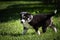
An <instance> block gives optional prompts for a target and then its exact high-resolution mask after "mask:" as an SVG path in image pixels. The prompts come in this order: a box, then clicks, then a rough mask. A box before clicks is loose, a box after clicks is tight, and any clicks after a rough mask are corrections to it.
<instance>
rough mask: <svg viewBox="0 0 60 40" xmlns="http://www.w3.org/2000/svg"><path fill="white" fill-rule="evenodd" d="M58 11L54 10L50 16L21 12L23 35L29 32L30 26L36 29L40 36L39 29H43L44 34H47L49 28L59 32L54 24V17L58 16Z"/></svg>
mask: <svg viewBox="0 0 60 40" xmlns="http://www.w3.org/2000/svg"><path fill="white" fill-rule="evenodd" d="M56 13H57V10H54V12H50V13H49V14H37V15H32V14H30V13H29V12H20V16H21V18H20V20H21V23H22V24H23V32H22V34H25V33H26V32H27V30H28V25H27V24H29V25H30V26H32V27H33V29H35V31H36V33H37V34H38V35H40V31H39V27H42V31H43V33H45V32H46V30H47V27H50V28H52V29H53V30H54V31H55V32H57V29H56V27H55V25H54V24H53V21H52V17H53V16H54V15H56Z"/></svg>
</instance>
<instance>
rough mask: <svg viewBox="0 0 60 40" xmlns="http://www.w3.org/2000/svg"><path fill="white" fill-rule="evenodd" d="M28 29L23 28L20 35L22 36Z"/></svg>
mask: <svg viewBox="0 0 60 40" xmlns="http://www.w3.org/2000/svg"><path fill="white" fill-rule="evenodd" d="M27 30H28V28H26V27H24V28H23V32H22V35H24V34H25V33H26V32H27Z"/></svg>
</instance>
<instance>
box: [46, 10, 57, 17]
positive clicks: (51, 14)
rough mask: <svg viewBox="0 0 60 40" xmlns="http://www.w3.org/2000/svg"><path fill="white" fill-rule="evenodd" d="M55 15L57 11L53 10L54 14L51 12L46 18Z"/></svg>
mask: <svg viewBox="0 0 60 40" xmlns="http://www.w3.org/2000/svg"><path fill="white" fill-rule="evenodd" d="M56 14H57V10H54V12H51V13H50V14H48V15H47V16H49V17H52V16H54V15H56Z"/></svg>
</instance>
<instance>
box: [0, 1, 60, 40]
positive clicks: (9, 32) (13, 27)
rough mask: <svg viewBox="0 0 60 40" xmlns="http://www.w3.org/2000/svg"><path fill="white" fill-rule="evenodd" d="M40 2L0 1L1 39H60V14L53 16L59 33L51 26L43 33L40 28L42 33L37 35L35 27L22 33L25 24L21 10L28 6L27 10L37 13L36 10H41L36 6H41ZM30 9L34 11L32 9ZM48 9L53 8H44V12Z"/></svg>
mask: <svg viewBox="0 0 60 40" xmlns="http://www.w3.org/2000/svg"><path fill="white" fill-rule="evenodd" d="M39 3H41V2H39V1H34V2H32V1H31V2H29V1H27V2H26V1H25V2H24V1H11V2H9V1H7V2H0V14H1V15H0V20H1V22H0V40H60V16H59V17H54V18H53V21H54V24H55V25H56V28H57V30H58V32H57V33H55V32H54V31H53V30H52V29H50V28H48V29H47V31H46V33H42V29H41V28H40V31H41V35H37V34H36V33H35V30H34V29H29V30H28V32H27V33H26V35H21V33H22V31H23V25H22V24H21V23H20V19H19V17H20V16H19V12H20V11H21V10H22V11H25V10H24V9H23V8H26V10H27V9H28V10H27V11H29V12H31V13H32V14H36V13H35V12H36V11H37V12H38V11H40V10H39V9H38V8H36V7H39V6H40V5H39ZM28 4H29V5H33V6H30V7H29V6H27V5H28ZM35 4H36V5H35ZM12 5H13V6H12ZM25 5H26V6H25ZM42 5H43V4H42ZM21 6H23V7H21ZM43 6H44V5H43ZM27 7H28V8H27ZM40 7H41V6H40ZM32 8H33V9H34V10H33V9H32ZM30 9H31V10H33V11H30ZM53 9H54V8H53ZM41 10H42V9H41ZM48 10H52V9H50V8H49V9H48V8H44V9H43V10H42V12H48Z"/></svg>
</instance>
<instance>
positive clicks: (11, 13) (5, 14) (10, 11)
mask: <svg viewBox="0 0 60 40" xmlns="http://www.w3.org/2000/svg"><path fill="white" fill-rule="evenodd" d="M38 5H40V4H38ZM41 5H42V4H41ZM44 9H54V8H53V7H47V6H46V4H45V6H36V7H35V6H34V7H32V6H31V4H25V5H24V4H16V5H11V6H8V7H7V8H5V9H0V22H7V21H10V20H17V19H20V15H19V13H20V12H21V11H28V12H36V11H40V12H43V10H44Z"/></svg>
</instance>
